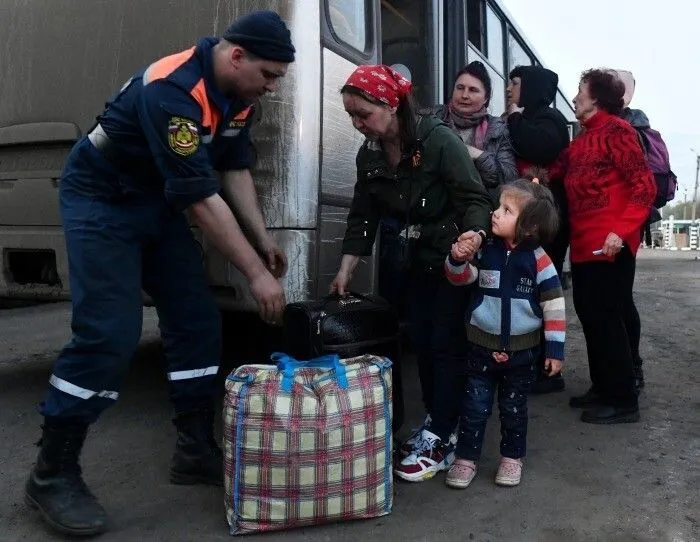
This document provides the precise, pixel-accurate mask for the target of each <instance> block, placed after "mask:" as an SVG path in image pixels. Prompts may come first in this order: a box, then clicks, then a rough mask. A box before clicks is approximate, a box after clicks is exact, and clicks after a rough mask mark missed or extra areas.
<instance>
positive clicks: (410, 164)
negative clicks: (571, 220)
mask: <svg viewBox="0 0 700 542" xmlns="http://www.w3.org/2000/svg"><path fill="white" fill-rule="evenodd" d="M416 132H417V134H416V135H417V141H416V146H415V148H414V149H412V150H411V152H409V153H408V154H406V155H404V157H403V158H402V160H401V162H400V163H399V165H398V167H397V168H396V171H395V172H393V171H392V170H391V168H390V167H389V165H388V163H387V161H386V159H385V158H384V152H383V151H382V149H381V147H380V146H379V144H378V143H377V142H373V141H369V140H368V141H365V143H364V144H363V145H362V147H361V148H360V150H359V152H358V153H357V160H356V162H357V183H356V184H355V194H354V196H353V199H352V204H351V207H350V213H349V214H348V226H347V230H346V232H345V239H344V241H343V254H352V255H356V256H369V255H370V254H371V253H372V247H373V245H374V239H375V235H376V232H377V228H378V226H379V222H380V220H387V219H389V220H394V221H398V222H400V223H401V225H402V228H403V227H404V225H405V224H409V225H410V226H411V227H410V228H409V230H408V238H409V239H411V252H410V265H411V267H414V268H418V269H422V270H430V269H433V270H435V269H442V266H443V264H444V261H445V256H446V255H447V253H448V252H449V251H450V247H451V245H452V243H453V242H454V241H455V239H456V238H457V237H458V236H459V234H460V233H461V232H464V231H467V230H472V229H475V230H479V229H481V230H484V231H485V232H487V233H488V232H489V231H490V224H491V218H490V213H491V211H492V204H491V198H490V197H489V194H488V192H487V191H486V189H485V188H484V186H483V184H482V182H481V179H480V177H479V173H478V172H477V169H476V167H475V165H474V162H473V161H472V159H471V158H470V157H469V154H468V153H467V150H466V149H465V147H464V144H463V143H462V140H461V139H460V138H459V136H458V135H457V134H455V133H454V132H453V131H452V130H451V129H450V128H449V127H448V126H447V125H446V124H444V123H443V122H442V121H440V120H439V119H437V118H435V117H432V116H425V117H420V120H419V122H418V126H417V129H416ZM405 235H406V232H404V236H405Z"/></svg>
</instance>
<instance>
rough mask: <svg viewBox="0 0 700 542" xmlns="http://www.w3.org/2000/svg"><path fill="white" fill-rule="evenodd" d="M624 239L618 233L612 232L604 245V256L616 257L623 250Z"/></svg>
mask: <svg viewBox="0 0 700 542" xmlns="http://www.w3.org/2000/svg"><path fill="white" fill-rule="evenodd" d="M622 244H623V243H622V238H621V237H620V236H619V235H617V234H616V233H613V232H610V233H609V234H608V236H607V237H606V238H605V243H603V254H605V255H606V256H615V254H617V253H618V252H620V250H622Z"/></svg>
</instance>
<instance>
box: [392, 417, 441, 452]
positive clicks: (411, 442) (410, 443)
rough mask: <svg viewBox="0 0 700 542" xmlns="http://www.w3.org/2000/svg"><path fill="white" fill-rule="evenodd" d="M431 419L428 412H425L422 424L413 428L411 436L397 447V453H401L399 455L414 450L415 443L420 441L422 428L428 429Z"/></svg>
mask: <svg viewBox="0 0 700 542" xmlns="http://www.w3.org/2000/svg"><path fill="white" fill-rule="evenodd" d="M432 421H433V420H432V418H431V417H430V414H427V415H426V416H425V420H423V425H421V426H420V427H418V428H417V429H415V430H413V433H411V436H410V437H408V438H407V439H406V440H405V441H404V443H403V444H402V445H401V447H400V448H399V453H400V454H401V457H406V456H409V455H411V454H412V453H413V452H414V451H415V448H416V444H418V442H419V441H420V435H421V433H422V432H423V430H424V429H430V422H432Z"/></svg>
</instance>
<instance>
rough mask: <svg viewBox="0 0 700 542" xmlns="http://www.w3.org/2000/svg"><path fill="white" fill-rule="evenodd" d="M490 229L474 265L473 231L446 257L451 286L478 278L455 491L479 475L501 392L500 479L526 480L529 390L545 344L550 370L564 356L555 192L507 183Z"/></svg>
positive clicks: (532, 183) (452, 477) (533, 183)
mask: <svg viewBox="0 0 700 542" xmlns="http://www.w3.org/2000/svg"><path fill="white" fill-rule="evenodd" d="M491 227H492V233H493V238H492V239H490V240H488V241H487V242H486V244H485V245H484V246H482V248H481V250H480V252H479V254H478V256H477V258H476V261H475V264H476V265H472V264H471V263H469V261H470V260H471V259H472V258H473V257H474V253H473V251H472V247H473V244H472V243H471V237H472V236H471V234H470V233H466V234H462V236H460V237H459V239H458V240H457V242H456V243H455V244H454V245H453V246H452V251H451V253H450V254H449V256H448V257H447V260H446V262H445V272H446V274H447V278H448V280H449V281H450V282H451V283H453V284H461V285H467V284H472V283H474V282H477V281H478V282H477V285H476V286H477V287H476V288H475V291H474V294H473V298H472V302H471V306H470V309H469V311H468V312H467V315H466V318H465V326H466V333H467V337H468V339H469V343H470V347H469V348H470V351H469V356H468V365H467V367H468V376H467V387H466V393H465V397H464V401H463V410H462V413H461V419H460V433H459V439H458V442H457V450H456V454H455V455H456V458H457V459H456V460H455V463H454V465H453V466H452V467H451V469H450V470H449V472H448V473H447V479H446V484H447V485H448V486H449V487H452V488H456V489H463V488H466V487H467V486H468V485H469V484H470V483H471V481H472V479H473V478H474V475H475V474H476V468H477V467H476V462H477V460H478V459H479V456H480V455H481V448H482V444H483V440H484V431H485V429H486V422H487V421H488V418H489V416H490V414H491V407H492V405H493V398H494V394H495V393H496V389H498V406H499V409H500V419H501V456H502V457H501V462H500V465H499V467H498V472H497V474H496V484H498V485H503V486H515V485H518V484H519V483H520V477H521V473H522V458H523V457H524V456H525V448H526V435H527V395H528V388H529V386H530V382H531V381H532V379H533V378H534V375H535V366H536V361H537V359H538V356H539V354H540V348H544V350H545V358H546V361H545V369H546V370H547V371H548V372H549V375H555V374H557V373H558V372H559V371H560V370H561V364H562V360H563V359H564V336H565V327H566V320H565V317H564V297H563V294H562V289H561V284H560V282H559V277H558V275H557V271H556V269H555V268H554V265H553V264H552V261H551V260H550V259H549V256H547V254H546V253H545V251H544V250H543V249H542V247H541V246H540V244H541V243H547V242H548V241H549V240H550V239H551V238H553V236H554V235H555V234H556V231H557V227H558V214H557V210H556V207H555V204H554V200H553V198H552V193H551V192H550V191H549V189H548V188H546V187H545V186H543V185H541V184H540V183H539V180H538V179H537V178H523V179H518V180H517V181H515V182H513V183H510V184H507V185H504V187H503V190H502V192H501V195H500V205H499V207H498V209H496V210H495V211H494V212H493V215H492V218H491ZM543 327H544V345H542V344H540V343H541V335H542V328H543Z"/></svg>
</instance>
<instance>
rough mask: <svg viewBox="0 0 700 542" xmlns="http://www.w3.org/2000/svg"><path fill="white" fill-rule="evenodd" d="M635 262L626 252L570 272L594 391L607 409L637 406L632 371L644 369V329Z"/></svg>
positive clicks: (584, 263)
mask: <svg viewBox="0 0 700 542" xmlns="http://www.w3.org/2000/svg"><path fill="white" fill-rule="evenodd" d="M635 268H636V260H635V257H634V256H633V255H632V253H631V252H630V249H629V248H628V247H627V246H624V247H623V248H622V250H621V251H620V252H619V253H618V254H617V256H616V257H615V260H614V261H613V262H607V261H606V262H583V263H575V264H572V266H571V277H572V280H573V287H574V293H573V297H574V308H575V309H576V314H577V315H578V318H579V320H580V321H581V326H582V327H583V334H584V336H585V339H586V349H587V350H588V367H589V371H590V375H591V383H592V388H593V390H594V391H595V392H596V393H598V394H599V395H600V396H601V398H602V400H603V403H604V404H607V405H610V406H615V407H634V406H637V395H636V393H635V390H634V366H635V365H636V364H637V363H638V364H640V365H641V359H640V357H639V339H640V334H641V324H640V320H639V313H638V312H637V307H636V306H635V304H634V298H633V295H632V289H633V286H634V273H635Z"/></svg>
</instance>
